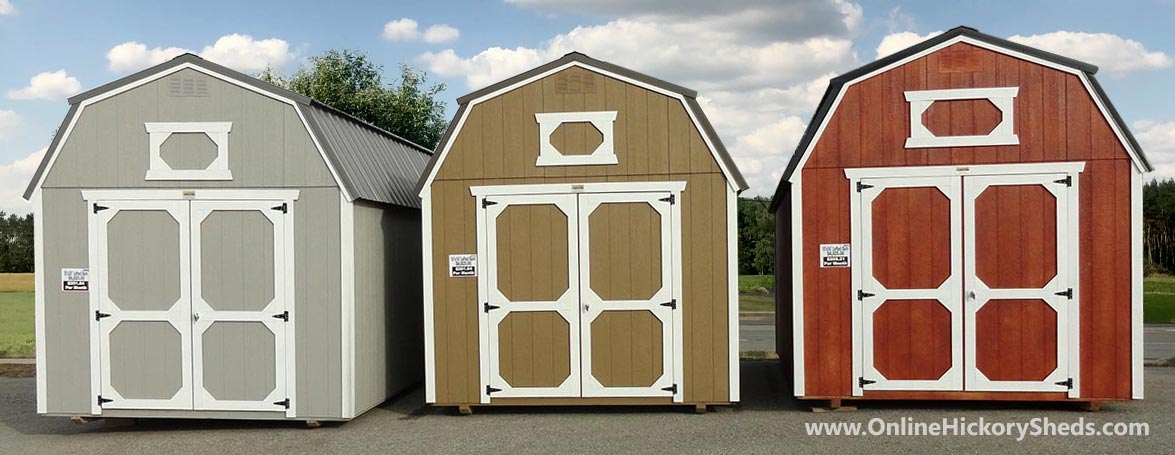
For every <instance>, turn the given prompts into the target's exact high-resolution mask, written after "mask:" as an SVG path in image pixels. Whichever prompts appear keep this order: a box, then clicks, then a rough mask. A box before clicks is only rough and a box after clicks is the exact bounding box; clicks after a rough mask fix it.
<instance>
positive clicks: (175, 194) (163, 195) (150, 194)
mask: <svg viewBox="0 0 1175 455" xmlns="http://www.w3.org/2000/svg"><path fill="white" fill-rule="evenodd" d="M299 193H300V190H286V189H244V190H218V189H209V190H205V189H197V190H138V189H132V190H82V199H84V200H87V201H97V200H102V201H128V200H142V201H146V200H152V201H154V200H193V201H199V200H219V201H248V200H275V199H281V200H285V201H290V202H292V201H296V200H298V195H299Z"/></svg>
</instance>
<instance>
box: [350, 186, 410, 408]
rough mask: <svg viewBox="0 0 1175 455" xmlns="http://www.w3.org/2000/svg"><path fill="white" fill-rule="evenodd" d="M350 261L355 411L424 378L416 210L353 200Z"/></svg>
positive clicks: (380, 400) (376, 402)
mask: <svg viewBox="0 0 1175 455" xmlns="http://www.w3.org/2000/svg"><path fill="white" fill-rule="evenodd" d="M354 259H355V411H356V413H360V412H363V411H365V410H367V409H370V408H372V407H374V406H376V405H378V404H380V403H382V402H383V401H384V400H385V399H386V398H387V397H389V396H392V395H396V394H398V393H400V392H403V391H404V390H405V389H407V388H408V387H411V386H413V385H416V384H419V383H420V381H421V380H422V379H423V372H424V346H423V341H422V340H423V339H424V334H423V327H424V320H423V313H422V311H423V308H424V306H423V298H422V295H421V292H422V291H421V290H422V286H421V284H420V283H421V270H420V261H421V246H420V212H419V211H418V210H413V209H406V208H400V207H392V206H384V205H377V204H371V203H358V204H356V205H355V257H354Z"/></svg>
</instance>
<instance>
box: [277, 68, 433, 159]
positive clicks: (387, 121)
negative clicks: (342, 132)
mask: <svg viewBox="0 0 1175 455" xmlns="http://www.w3.org/2000/svg"><path fill="white" fill-rule="evenodd" d="M258 77H259V78H261V79H262V80H264V81H267V82H270V83H272V84H275V85H278V86H281V87H284V88H286V89H289V90H291V91H294V92H297V93H301V94H303V95H306V96H309V97H311V98H314V99H316V100H318V101H321V102H322V103H324V104H326V105H328V106H331V107H333V108H335V109H338V110H341V111H343V112H346V113H348V114H351V115H354V116H356V117H358V118H360V119H363V120H364V121H367V122H368V123H371V124H372V125H375V126H378V127H380V128H383V129H385V130H388V131H390V132H392V133H394V134H396V135H398V136H400V137H403V138H405V139H408V140H410V141H412V142H415V143H417V144H420V145H422V146H424V147H427V148H433V147H436V144H437V142H439V141H440V139H441V135H443V134H444V133H445V128H447V127H448V120H447V119H446V118H445V103H444V102H443V101H438V100H437V96H438V95H439V94H440V93H441V92H443V91H445V84H431V85H430V84H429V82H428V75H427V74H426V73H424V72H420V71H416V70H415V69H413V68H412V67H410V66H408V65H404V64H402V65H400V78H399V80H398V81H395V82H394V83H387V82H385V81H384V69H383V66H381V65H376V64H375V63H372V61H371V60H370V59H369V58H368V57H367V55H366V54H364V53H362V52H358V51H352V50H341V51H339V50H330V51H326V52H324V53H322V54H321V55H319V56H317V57H313V58H311V59H310V61H309V63H308V64H306V65H304V66H303V67H302V68H299V69H298V71H297V72H296V73H294V75H293V76H292V77H290V78H289V79H286V78H284V77H282V76H281V75H280V74H277V73H275V72H274V71H273V70H271V69H266V70H265V71H264V72H262V73H261V74H260V75H259V76H258Z"/></svg>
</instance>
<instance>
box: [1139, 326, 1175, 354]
mask: <svg viewBox="0 0 1175 455" xmlns="http://www.w3.org/2000/svg"><path fill="white" fill-rule="evenodd" d="M1142 344H1143V348H1142V357H1143V359H1144V360H1146V361H1156V360H1169V359H1175V324H1147V325H1146V326H1144V327H1143V334H1142Z"/></svg>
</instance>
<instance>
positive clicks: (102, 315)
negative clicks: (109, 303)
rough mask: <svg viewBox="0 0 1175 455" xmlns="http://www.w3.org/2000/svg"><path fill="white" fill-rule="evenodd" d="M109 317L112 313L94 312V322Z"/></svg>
mask: <svg viewBox="0 0 1175 455" xmlns="http://www.w3.org/2000/svg"><path fill="white" fill-rule="evenodd" d="M108 317H110V313H103V312H101V311H98V310H94V320H95V321H101V320H102V318H108Z"/></svg>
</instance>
